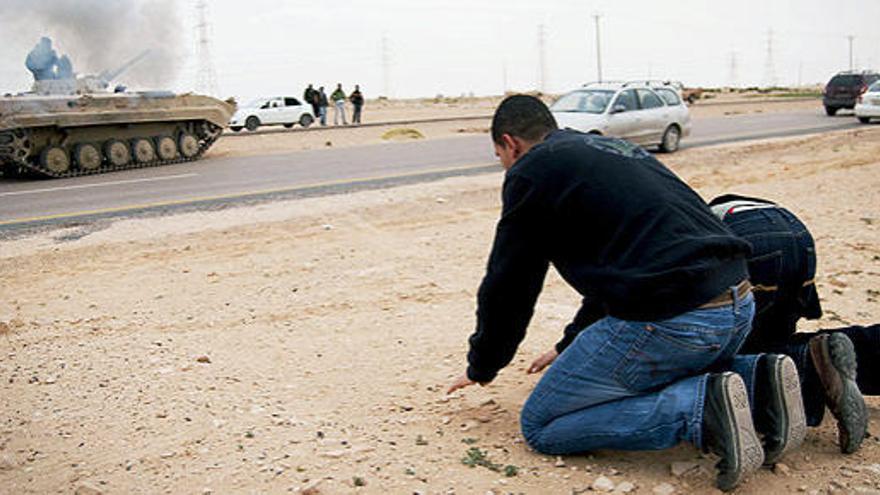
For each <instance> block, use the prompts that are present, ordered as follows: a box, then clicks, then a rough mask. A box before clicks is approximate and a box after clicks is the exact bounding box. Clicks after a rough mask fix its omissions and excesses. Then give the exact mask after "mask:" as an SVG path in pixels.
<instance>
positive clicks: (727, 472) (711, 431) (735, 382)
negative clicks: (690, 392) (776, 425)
mask: <svg viewBox="0 0 880 495" xmlns="http://www.w3.org/2000/svg"><path fill="white" fill-rule="evenodd" d="M703 446H704V448H705V450H706V451H707V452H711V453H713V454H716V455H718V456H720V457H721V460H720V461H718V464H716V465H715V467H716V468H717V469H718V478H717V479H716V481H715V485H716V486H717V487H718V488H720V489H721V490H724V491H729V490H733V489H734V488H736V486H737V485H738V484H739V483H740V482H741V481H742V480H743V479H744V478H745V477H746V476H747V475H748V474H749V473H751V472H753V471H755V470H756V469H758V468H759V467H761V464H762V463H763V462H764V451H763V449H761V442H760V441H759V440H758V434H757V433H755V427H754V425H753V424H752V413H751V411H750V410H749V398H748V394H747V393H746V386H745V384H744V383H743V380H742V378H740V376H739V375H737V374H736V373H730V372H728V373H721V374H717V375H716V374H713V375H710V376H709V381H708V382H707V383H706V400H705V406H704V408H703Z"/></svg>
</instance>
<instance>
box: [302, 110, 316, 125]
mask: <svg viewBox="0 0 880 495" xmlns="http://www.w3.org/2000/svg"><path fill="white" fill-rule="evenodd" d="M314 121H315V119H314V117H312V116H311V115H309V114H307V113H304V114H303V115H302V117H300V118H299V125H301V126H303V127H308V126H310V125H312V122H314Z"/></svg>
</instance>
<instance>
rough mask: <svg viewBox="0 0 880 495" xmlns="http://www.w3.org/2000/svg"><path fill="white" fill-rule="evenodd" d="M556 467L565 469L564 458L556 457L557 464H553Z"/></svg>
mask: <svg viewBox="0 0 880 495" xmlns="http://www.w3.org/2000/svg"><path fill="white" fill-rule="evenodd" d="M553 465H554V466H556V467H559V468H561V467H565V461H563V460H562V457H559V456H556V463H555V464H553Z"/></svg>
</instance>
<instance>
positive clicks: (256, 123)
mask: <svg viewBox="0 0 880 495" xmlns="http://www.w3.org/2000/svg"><path fill="white" fill-rule="evenodd" d="M244 126H245V127H246V128H247V130H249V131H251V132H253V131H256V130H257V128H258V127H260V119H258V118H256V117H254V116H253V115H251V116H250V117H248V118H247V120H245V121H244Z"/></svg>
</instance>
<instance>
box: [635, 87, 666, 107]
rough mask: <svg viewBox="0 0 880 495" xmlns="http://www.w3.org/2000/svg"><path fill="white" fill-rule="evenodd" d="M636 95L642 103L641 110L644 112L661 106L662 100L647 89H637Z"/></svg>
mask: <svg viewBox="0 0 880 495" xmlns="http://www.w3.org/2000/svg"><path fill="white" fill-rule="evenodd" d="M636 93H638V95H639V101H641V102H642V108H644V109H646V110H647V109H651V108H658V107H662V106H663V100H661V99H660V97H659V96H657V95H656V94H654V92H653V91H651V90H649V89H637V90H636Z"/></svg>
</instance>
